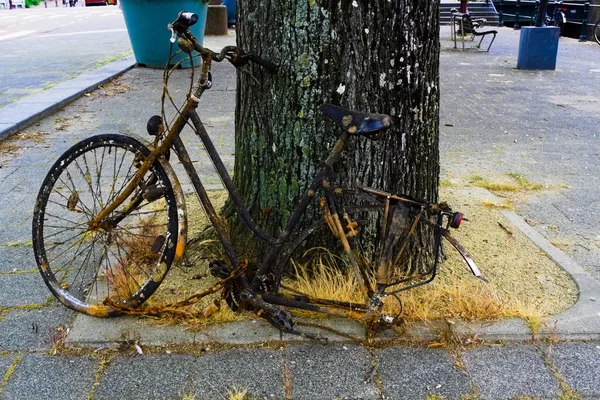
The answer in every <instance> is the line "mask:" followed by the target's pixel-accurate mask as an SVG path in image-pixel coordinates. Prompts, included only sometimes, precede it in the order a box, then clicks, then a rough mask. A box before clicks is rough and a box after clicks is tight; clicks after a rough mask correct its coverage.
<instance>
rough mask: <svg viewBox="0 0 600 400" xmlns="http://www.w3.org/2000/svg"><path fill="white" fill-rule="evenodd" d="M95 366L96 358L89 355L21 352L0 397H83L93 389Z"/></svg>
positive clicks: (24, 399) (96, 366)
mask: <svg viewBox="0 0 600 400" xmlns="http://www.w3.org/2000/svg"><path fill="white" fill-rule="evenodd" d="M97 369H98V363H97V361H95V360H93V359H92V358H90V357H60V356H50V355H48V354H24V355H23V358H22V359H21V362H20V363H19V364H18V365H17V367H16V368H15V371H14V373H13V375H12V376H11V377H10V379H9V380H8V382H7V383H6V386H4V388H2V394H1V395H0V398H2V399H7V400H9V399H14V400H28V399H31V400H39V399H74V400H75V399H77V400H81V399H85V398H86V397H87V395H88V394H89V393H90V392H91V390H92V388H93V384H94V378H95V375H96V370H97Z"/></svg>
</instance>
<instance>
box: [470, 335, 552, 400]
mask: <svg viewBox="0 0 600 400" xmlns="http://www.w3.org/2000/svg"><path fill="white" fill-rule="evenodd" d="M463 359H464V363H465V365H466V367H467V370H468V371H469V374H470V375H471V379H472V383H473V385H474V386H475V387H476V388H477V389H478V392H479V395H480V396H481V398H483V399H486V400H487V399H509V398H514V397H517V396H524V397H527V396H537V397H557V396H558V395H560V394H561V390H560V386H559V383H558V381H557V380H556V379H555V378H554V376H553V375H552V372H551V371H550V369H549V368H548V367H547V366H546V364H545V363H544V360H543V359H542V357H541V356H540V354H539V353H538V352H537V351H536V350H535V347H534V346H529V345H511V346H502V347H477V348H474V349H470V350H468V351H466V352H465V353H464V354H463Z"/></svg>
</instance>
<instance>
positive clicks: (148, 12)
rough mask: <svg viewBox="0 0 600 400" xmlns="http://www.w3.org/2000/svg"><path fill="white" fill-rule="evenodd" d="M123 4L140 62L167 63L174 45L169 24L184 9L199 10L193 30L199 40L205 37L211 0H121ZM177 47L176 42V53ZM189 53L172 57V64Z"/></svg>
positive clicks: (155, 65)
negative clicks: (170, 49)
mask: <svg viewBox="0 0 600 400" xmlns="http://www.w3.org/2000/svg"><path fill="white" fill-rule="evenodd" d="M121 7H122V8H123V17H124V18H125V25H126V26H127V32H128V33H129V39H130V41H131V47H132V48H133V54H134V55H135V59H136V61H137V62H138V64H141V65H144V66H146V67H150V68H164V67H165V66H166V64H167V62H169V48H170V46H171V42H170V38H171V32H170V31H169V30H168V29H167V25H168V24H169V23H170V22H173V21H174V20H175V19H176V18H177V15H179V12H181V11H184V10H185V11H189V12H194V13H196V14H198V22H196V24H195V25H193V26H192V27H191V28H190V30H191V31H192V33H193V34H194V36H196V38H198V41H199V42H200V44H202V42H203V40H204V28H205V26H206V13H207V11H208V0H206V2H204V1H202V0H200V1H199V0H121ZM178 50H179V48H178V47H177V44H173V53H175V52H177V51H178ZM187 57H188V55H187V54H185V53H181V54H179V55H178V56H177V57H175V58H173V59H172V60H171V64H173V65H174V64H176V63H178V62H179V61H181V60H184V59H186V58H187ZM194 63H196V61H194ZM182 66H183V67H184V68H188V67H190V62H189V61H184V62H183V63H182Z"/></svg>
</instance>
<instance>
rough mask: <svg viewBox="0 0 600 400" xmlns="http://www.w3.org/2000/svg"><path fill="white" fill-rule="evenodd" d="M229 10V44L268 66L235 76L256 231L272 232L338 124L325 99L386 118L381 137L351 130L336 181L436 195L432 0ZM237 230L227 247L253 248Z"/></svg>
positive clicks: (251, 1) (435, 8)
mask: <svg viewBox="0 0 600 400" xmlns="http://www.w3.org/2000/svg"><path fill="white" fill-rule="evenodd" d="M238 13H239V14H238V25H237V38H238V39H237V40H238V45H239V46H240V47H242V48H244V49H247V50H248V51H252V52H254V53H256V54H258V55H260V56H262V57H264V58H266V59H270V60H272V61H274V62H276V63H278V64H279V71H278V73H277V74H273V75H270V74H269V73H266V72H264V71H261V69H260V67H254V66H253V67H251V68H250V70H251V72H252V75H253V76H254V77H255V78H256V80H255V79H254V78H252V77H251V76H250V75H248V74H243V73H240V74H238V91H237V108H236V158H235V175H234V182H235V184H236V185H237V187H238V188H239V190H240V192H241V194H242V197H243V198H244V200H245V202H246V205H247V206H248V207H249V209H250V211H251V214H252V215H253V216H254V218H255V220H256V221H257V222H259V224H260V225H261V226H262V227H263V228H264V229H265V230H267V231H268V232H271V233H272V234H277V233H278V229H280V228H281V227H282V226H283V225H284V224H285V222H286V220H287V218H288V217H289V216H290V213H291V211H292V210H293V208H294V206H295V205H296V203H297V200H298V198H299V196H300V195H301V194H302V193H303V192H304V191H305V190H306V188H307V187H308V185H309V184H310V183H311V182H312V180H313V179H314V175H315V172H316V165H317V163H318V162H319V161H320V160H322V159H324V158H325V157H326V156H327V155H328V152H329V149H331V147H332V146H333V144H334V143H335V141H336V140H337V138H338V136H339V134H340V133H341V131H340V130H339V129H338V128H335V127H334V125H333V123H332V122H330V121H328V120H326V118H325V116H324V115H323V114H322V113H321V111H320V106H321V104H323V103H325V102H330V103H334V104H337V105H341V106H344V107H348V108H351V109H356V110H360V111H368V112H376V113H384V114H388V115H390V116H392V118H393V122H394V126H393V127H392V129H390V130H388V131H387V132H388V133H387V135H386V137H385V139H384V140H381V141H370V140H368V139H365V138H363V137H355V138H353V139H352V141H351V144H350V146H349V147H348V148H347V151H346V152H345V153H344V157H343V159H342V160H341V162H340V163H338V165H337V166H336V172H337V174H338V178H339V180H340V181H341V182H342V186H346V187H347V186H354V185H355V184H356V183H360V184H362V185H365V186H373V187H377V188H380V189H385V190H387V191H390V192H395V193H406V194H410V195H413V196H416V197H419V198H424V199H428V200H431V201H435V200H436V199H437V185H438V177H439V157H438V156H439V150H438V135H439V130H438V128H439V25H438V15H439V1H437V0H433V1H432V0H341V1H340V0H238ZM338 183H339V182H338ZM229 211H230V212H229V214H230V215H231V208H229ZM317 212H318V210H312V211H310V212H309V218H316V215H315V214H316V213H317ZM242 232H243V230H242V229H241V222H235V223H233V225H232V237H234V240H235V242H236V246H237V247H238V248H245V249H246V250H251V249H256V247H255V246H256V245H255V244H253V245H249V244H248V237H249V236H247V235H246V236H245V235H244V234H242ZM419 247H421V248H422V249H421V250H420V251H421V252H422V253H423V254H430V251H431V245H429V246H427V245H425V244H424V243H422V245H421V246H419ZM428 247H429V248H428ZM413 255H414V254H413Z"/></svg>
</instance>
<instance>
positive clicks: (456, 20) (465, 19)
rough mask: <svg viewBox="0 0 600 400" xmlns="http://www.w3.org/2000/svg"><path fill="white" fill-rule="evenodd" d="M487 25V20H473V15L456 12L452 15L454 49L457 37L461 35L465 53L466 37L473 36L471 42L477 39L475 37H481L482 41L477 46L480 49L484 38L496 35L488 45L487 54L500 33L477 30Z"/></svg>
mask: <svg viewBox="0 0 600 400" xmlns="http://www.w3.org/2000/svg"><path fill="white" fill-rule="evenodd" d="M484 23H485V20H473V19H471V15H470V14H468V13H464V14H463V13H458V12H455V13H453V14H452V38H453V40H454V48H455V49H456V48H457V46H456V40H457V38H456V37H457V35H458V34H460V35H461V36H462V39H463V40H462V50H463V51H465V40H464V35H465V34H467V35H471V37H470V40H473V39H474V38H475V36H480V37H481V39H480V40H479V44H478V45H477V46H478V47H479V48H481V42H483V38H485V37H486V36H487V35H494V36H493V37H492V40H491V41H490V44H489V45H488V48H487V50H486V51H487V52H489V51H490V47H492V44H493V43H494V40H495V39H496V35H497V34H498V31H495V30H489V31H478V30H477V28H478V27H482V26H483V24H484ZM457 26H458V27H459V29H458V31H457V29H456V27H457Z"/></svg>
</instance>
